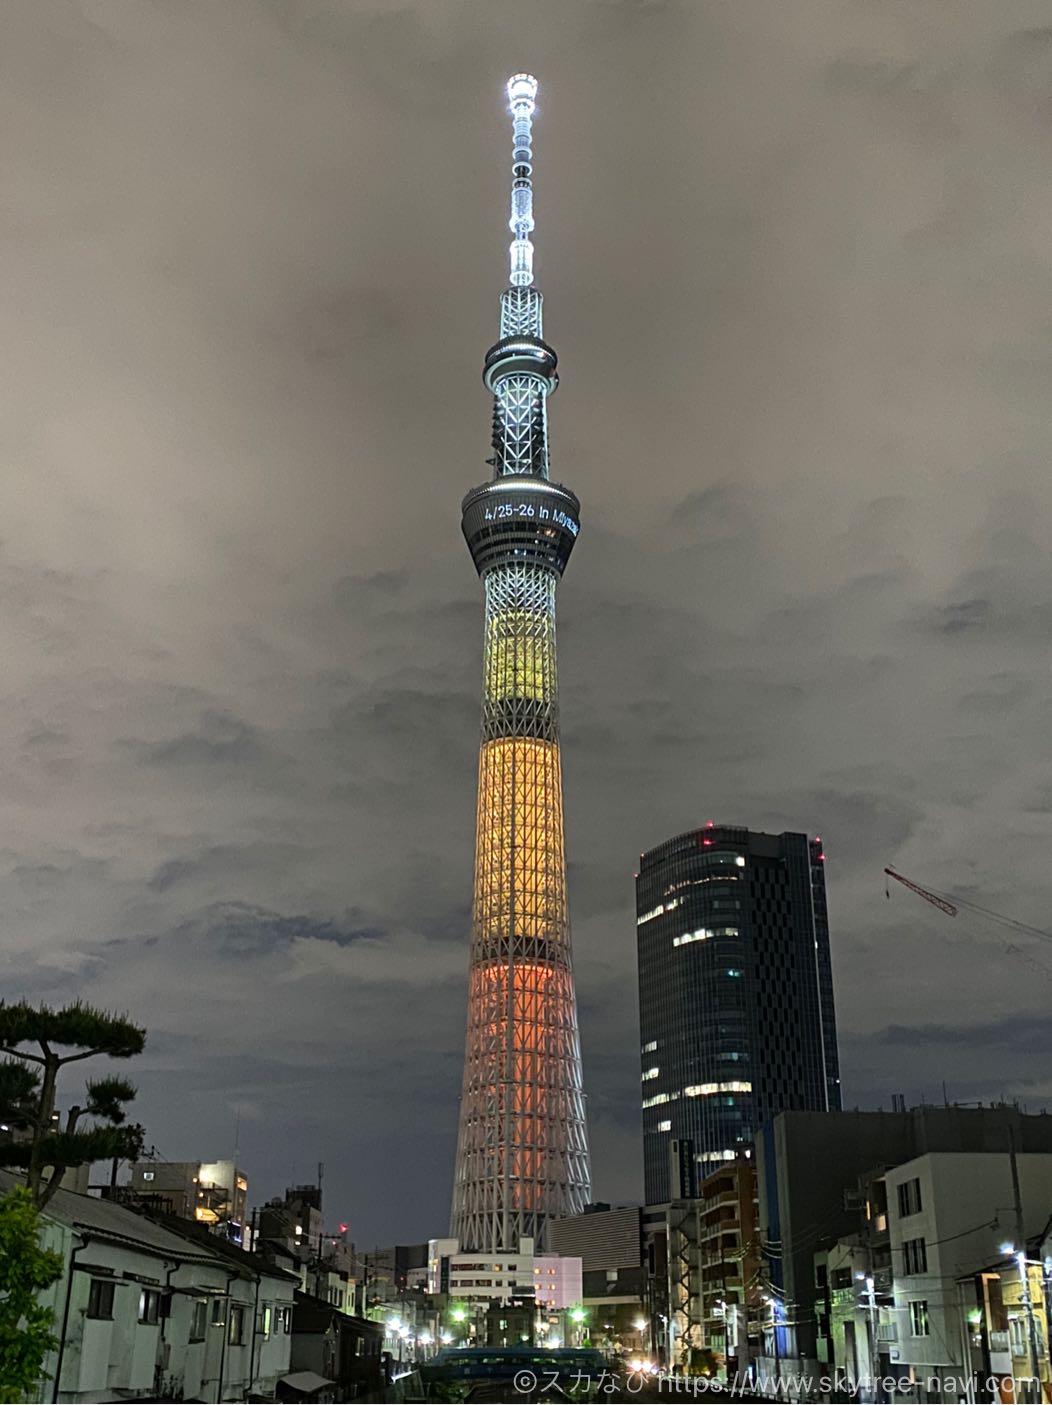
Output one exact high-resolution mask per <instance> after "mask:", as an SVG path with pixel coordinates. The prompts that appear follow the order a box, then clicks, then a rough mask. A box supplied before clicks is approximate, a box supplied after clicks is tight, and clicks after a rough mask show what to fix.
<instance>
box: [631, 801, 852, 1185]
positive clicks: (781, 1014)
mask: <svg viewBox="0 0 1052 1405" xmlns="http://www.w3.org/2000/svg"><path fill="white" fill-rule="evenodd" d="M824 860H825V855H824V854H823V851H822V844H821V841H820V840H819V839H817V838H816V839H809V838H808V837H807V835H805V834H778V835H776V834H760V833H754V832H753V831H751V830H748V829H739V828H734V827H731V826H727V825H715V824H709V825H707V826H706V827H705V828H703V829H699V830H691V831H690V832H689V833H687V834H680V835H677V836H676V838H675V839H669V840H668V841H667V842H666V843H664V844H660V845H658V847H657V848H655V849H651V850H650V851H649V852H648V853H645V854H643V855H642V856H641V858H640V866H639V873H638V875H637V878H636V933H637V942H638V951H639V1017H640V1040H641V1055H642V1064H641V1072H642V1100H643V1148H644V1151H643V1156H644V1176H645V1185H646V1198H647V1203H648V1204H651V1205H657V1204H662V1203H664V1202H665V1201H667V1200H668V1199H669V1198H670V1194H671V1158H670V1149H671V1147H672V1143H673V1141H676V1142H678V1143H679V1144H680V1145H682V1143H683V1142H684V1141H689V1142H692V1143H693V1154H694V1155H695V1156H696V1157H697V1160H698V1163H699V1164H698V1170H699V1179H700V1176H702V1175H705V1174H707V1173H708V1172H709V1171H711V1170H714V1169H715V1168H716V1167H717V1165H718V1164H719V1162H720V1161H732V1160H733V1159H734V1157H735V1155H736V1154H737V1153H738V1151H739V1150H740V1149H741V1148H742V1147H743V1146H745V1145H747V1144H748V1143H749V1142H751V1141H752V1139H753V1137H754V1135H755V1133H756V1130H757V1129H758V1128H759V1127H760V1126H762V1125H763V1123H764V1122H766V1121H767V1119H768V1118H770V1117H773V1116H774V1115H775V1114H776V1113H778V1112H783V1111H787V1110H790V1109H802V1110H814V1111H825V1110H836V1109H838V1108H839V1107H840V1069H839V1061H838V1056H837V1041H836V1020H835V1016H834V1011H833V981H832V972H831V968H830V960H829V925H828V920H827V916H826V892H825V867H824Z"/></svg>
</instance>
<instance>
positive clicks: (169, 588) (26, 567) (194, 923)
mask: <svg viewBox="0 0 1052 1405" xmlns="http://www.w3.org/2000/svg"><path fill="white" fill-rule="evenodd" d="M932 14H934V11H931V10H930V8H929V7H926V6H924V5H921V6H919V7H911V8H908V9H907V8H888V7H845V8H843V9H841V10H837V11H832V12H831V11H828V10H826V9H823V10H822V11H821V12H819V11H818V10H817V9H815V10H813V11H808V10H807V9H806V8H805V9H803V10H801V9H800V8H799V7H775V6H763V7H756V6H733V7H732V6H722V5H716V4H708V3H705V4H698V3H695V2H694V0H668V3H664V4H648V5H642V4H633V3H628V0H624V2H623V3H622V2H621V0H611V3H581V4H578V5H575V6H566V5H564V4H562V3H560V2H559V0H538V3H536V4H534V5H533V6H532V7H531V8H530V24H529V27H528V32H526V33H524V31H523V27H522V20H521V7H519V6H516V5H514V4H512V3H511V2H510V0H489V3H486V4H483V3H482V0H478V3H475V2H474V0H471V2H470V3H469V2H468V0H450V3H447V4H445V5H443V6H440V7H435V6H429V5H426V4H423V3H416V2H415V0H405V3H399V4H397V5H392V4H390V3H388V0H363V3H359V4H355V5H353V6H348V5H345V4H342V3H339V0H280V2H279V3H273V4H268V5H259V4H256V3H253V0H229V3H228V4H227V5H225V6H222V7H215V8H212V7H199V6H198V7H187V6H182V5H178V4H176V3H174V0H161V2H160V3H156V4H153V5H149V6H137V7H130V6H126V5H120V4H117V3H114V2H113V0H79V3H74V4H59V3H57V0H14V3H9V4H8V5H7V6H5V8H4V10H3V14H2V21H0V23H2V27H3V31H4V32H3V41H4V42H3V49H2V52H3V54H4V56H5V59H6V65H5V83H4V104H5V118H6V125H7V127H8V129H9V130H11V131H20V132H26V133H31V139H27V140H24V141H18V142H15V143H13V144H11V150H10V151H9V153H7V154H8V158H9V159H8V161H7V163H6V168H5V177H4V183H5V209H6V215H5V220H4V225H3V229H2V231H0V239H2V240H3V253H4V258H3V260H2V262H0V267H2V268H3V275H2V277H3V280H4V307H5V330H6V334H7V337H8V340H9V343H10V346H11V353H10V355H9V356H8V358H7V363H6V364H7V365H8V367H9V377H8V384H7V404H8V410H9V413H8V415H7V416H6V418H5V428H4V448H5V472H4V474H3V475H0V522H2V523H3V529H2V537H3V540H2V542H0V595H2V597H3V600H4V608H3V610H2V611H0V647H2V651H3V658H4V684H3V708H2V710H0V720H2V723H3V726H4V729H5V730H4V740H5V746H4V747H3V749H2V751H0V757H2V761H0V771H2V776H0V881H2V883H3V887H4V906H5V933H4V938H3V956H4V962H3V965H4V970H5V982H6V984H5V990H9V991H10V992H11V993H12V994H16V995H17V994H22V993H25V994H27V995H30V996H33V995H39V996H41V997H43V996H47V997H48V998H55V999H58V998H64V997H65V996H67V995H69V996H73V995H84V996H85V997H86V998H90V999H93V1000H97V1001H99V1002H101V1003H103V1004H110V1005H114V1006H116V1007H117V1008H121V1009H125V1008H126V1009H129V1010H131V1011H132V1012H133V1013H135V1014H136V1016H137V1017H139V1018H141V1019H142V1020H143V1021H144V1022H145V1023H146V1024H147V1025H148V1027H149V1029H150V1039H149V1043H148V1046H147V1052H146V1054H145V1056H144V1058H143V1059H142V1060H141V1061H140V1065H141V1069H140V1072H139V1073H138V1075H137V1076H138V1077H139V1082H140V1084H141V1093H140V1100H139V1115H140V1116H141V1117H142V1119H143V1121H144V1122H146V1124H147V1126H148V1128H149V1130H150V1135H151V1137H152V1138H153V1140H154V1141H155V1142H156V1144H157V1145H158V1147H160V1148H161V1149H162V1150H163V1152H164V1154H165V1155H168V1156H172V1157H175V1156H191V1155H202V1156H210V1155H213V1154H219V1153H220V1152H224V1153H226V1152H229V1151H230V1150H231V1149H232V1148H233V1145H234V1142H235V1136H236V1135H237V1134H236V1131H235V1129H236V1127H237V1126H238V1125H240V1129H241V1130H240V1134H239V1136H240V1150H241V1154H242V1156H243V1159H244V1160H245V1163H246V1165H247V1166H248V1168H249V1170H250V1173H251V1177H252V1194H253V1198H255V1197H256V1195H257V1194H258V1195H259V1197H260V1198H264V1197H265V1196H268V1195H270V1194H272V1193H274V1192H275V1191H278V1190H280V1189H281V1188H282V1185H283V1183H285V1182H286V1181H290V1180H293V1179H305V1178H307V1176H308V1175H310V1174H312V1168H313V1166H314V1164H315V1163H316V1162H317V1161H318V1160H322V1161H324V1162H325V1166H326V1186H327V1188H328V1189H327V1194H330V1195H331V1196H332V1197H333V1203H334V1204H339V1206H340V1214H341V1217H344V1218H349V1219H350V1220H351V1221H352V1223H354V1224H355V1230H356V1233H357V1234H358V1237H359V1238H361V1239H364V1240H366V1241H376V1240H383V1239H392V1238H394V1237H396V1236H397V1237H400V1238H411V1237H423V1236H425V1235H427V1234H429V1233H433V1232H435V1231H436V1230H441V1229H442V1228H443V1227H444V1224H445V1221H446V1213H447V1206H448V1192H449V1181H450V1176H451V1171H452V1155H453V1142H454V1139H455V1121H456V1108H457V1096H458V1092H459V1081H460V1061H461V1057H462V1047H463V1046H462V1038H463V1027H464V1007H465V998H466V995H465V989H466V968H467V938H468V928H469V923H470V911H469V909H470V883H471V864H472V846H473V840H474V785H475V774H476V749H477V741H478V724H479V684H478V680H479V674H480V665H481V640H482V613H481V590H480V588H479V585H478V582H477V581H476V580H475V579H474V577H473V573H472V569H471V565H470V562H469V560H468V557H467V554H466V552H465V551H464V548H463V542H462V540H461V537H460V530H459V505H460V501H461V498H462V497H463V495H464V493H465V492H466V491H467V490H468V489H469V488H470V487H472V486H473V485H474V484H476V483H478V482H480V481H481V480H482V479H483V478H484V477H486V476H487V475H488V469H487V467H486V465H485V462H484V460H485V458H486V456H487V453H488V452H489V450H488V434H489V423H488V421H489V404H488V401H487V399H486V396H485V393H484V391H483V389H482V387H481V384H480V379H479V368H480V364H481V359H482V355H483V353H484V350H485V348H486V346H487V345H488V344H489V343H490V341H491V340H492V339H493V337H494V335H495V331H496V316H495V314H496V298H497V294H498V291H499V289H500V287H501V285H502V282H503V278H504V259H505V252H506V244H507V237H508V236H507V228H506V221H507V214H506V204H507V190H506V184H507V158H508V152H509V147H508V132H507V129H506V123H505V119H504V117H503V114H502V110H501V108H502V102H501V90H502V85H503V82H504V79H505V78H506V76H507V74H508V72H509V71H511V70H512V69H516V68H519V67H524V66H529V67H534V68H536V70H537V71H538V74H539V77H540V79H541V82H542V101H541V110H540V114H539V120H538V125H537V143H536V152H537V215H538V231H537V236H536V240H537V249H538V254H537V267H538V274H539V281H540V284H541V286H542V288H543V290H544V292H545V295H546V298H547V302H546V311H545V315H546V332H547V335H548V336H549V338H550V339H551V341H552V342H553V344H554V345H555V346H556V347H557V349H558V352H559V356H560V367H561V371H562V373H563V387H562V388H561V389H560V391H559V394H558V396H557V397H556V398H555V400H554V401H553V403H552V409H551V426H552V448H553V461H554V473H555V476H556V477H557V478H559V479H560V480H562V481H565V482H566V483H568V484H569V485H570V486H571V487H573V488H574V489H575V490H576V491H577V492H579V494H580V495H581V499H582V503H583V521H584V530H583V532H582V536H581V541H580V544H579V546H578V548H577V551H576V552H575V557H574V561H573V563H572V565H571V567H570V570H569V572H568V573H567V578H566V581H565V582H564V583H563V584H562V585H561V586H560V616H559V631H560V670H561V685H562V717H563V736H564V741H565V748H564V771H565V782H566V816H567V840H568V853H569V856H570V884H571V904H572V911H573V916H574V940H575V960H576V968H577V975H578V982H579V989H580V1000H581V1018H582V1041H583V1048H584V1057H585V1066H586V1074H587V1086H588V1093H589V1115H590V1118H591V1125H592V1138H593V1150H594V1160H595V1173H596V1174H595V1180H596V1186H595V1188H596V1192H597V1193H598V1194H599V1195H602V1196H604V1197H605V1198H617V1197H619V1196H620V1197H628V1196H632V1195H634V1194H636V1193H637V1192H638V1186H639V1154H638V1152H639V1149H638V1141H637V1136H636V1127H637V1121H636V1118H637V1105H638V1097H639V1083H638V1074H639V1069H638V1049H637V1047H636V1046H637V1042H638V1041H637V1036H636V1032H635V1021H636V1008H635V1001H636V994H635V969H634V963H635V955H634V941H635V928H634V921H633V915H632V888H633V879H632V875H633V869H634V864H635V860H636V856H637V855H638V853H639V852H640V851H641V850H642V849H644V848H647V847H650V846H651V845H653V844H655V843H657V842H659V841H660V840H662V839H664V838H666V837H668V836H669V835H671V834H674V833H676V832H678V831H680V830H683V829H687V828H689V827H692V826H694V825H696V824H698V823H699V822H703V821H705V820H707V819H717V820H725V821H728V822H737V823H743V824H749V825H752V826H753V827H756V828H764V827H766V828H774V829H781V828H785V827H793V828H810V829H812V830H819V831H820V832H821V833H822V835H823V838H824V840H825V842H826V844H827V846H828V853H829V885H830V894H829V899H830V912H831V920H832V927H833V958H834V970H835V975H836V980H837V984H838V993H839V1009H840V1020H841V1027H842V1031H843V1040H844V1082H845V1088H846V1092H847V1097H848V1099H849V1101H856V1100H857V1101H860V1102H863V1103H866V1104H871V1105H877V1104H878V1103H880V1102H881V1101H883V1102H884V1104H885V1105H887V1103H888V1101H889V1097H890V1093H891V1092H895V1091H900V1090H903V1091H907V1092H909V1093H911V1095H913V1094H916V1095H917V1096H920V1095H922V1094H926V1095H928V1096H938V1097H941V1083H942V1080H943V1079H944V1078H945V1079H946V1080H947V1084H948V1088H949V1095H950V1096H958V1097H961V1098H968V1097H986V1098H989V1097H994V1096H1001V1095H1002V1093H1003V1094H1005V1095H1007V1096H1020V1097H1024V1098H1026V1099H1028V1100H1034V1101H1036V1100H1039V1099H1040V1098H1041V1097H1043V1096H1052V1089H1043V1088H1042V1086H1041V1082H1040V1078H1038V1077H1036V1076H1035V1074H1034V1071H1033V1067H1032V1063H1033V1060H1032V1059H1031V1058H1028V1057H1027V1056H1026V1050H1025V1049H1024V1048H1023V1046H1022V1045H1021V1044H1020V1043H1019V1042H1018V1041H1016V1040H1015V1039H1014V1036H1011V1035H1010V1036H1008V1037H1007V1038H1006V1040H1005V1041H1004V1042H999V1041H998V1038H997V1035H996V1030H997V1028H998V1027H999V1026H1000V1025H1001V1024H1003V1023H1004V1022H1006V1021H1008V1020H1009V1019H1011V1020H1013V1021H1020V1022H1021V1023H1020V1025H1019V1027H1020V1028H1024V1029H1025V1028H1027V1027H1028V1022H1030V1021H1034V1020H1038V1021H1039V1020H1040V1018H1041V1015H1042V1011H1043V1002H1044V1001H1045V998H1046V994H1047V992H1046V990H1045V988H1044V986H1043V984H1042V982H1041V980H1040V979H1038V978H1037V976H1036V972H1033V971H1032V970H1031V969H1030V968H1028V967H1027V966H1026V965H1025V962H1023V961H1021V960H1019V959H1018V958H1017V957H1016V956H1014V955H1013V954H1012V953H1011V952H1010V951H1007V950H1006V949H1005V948H1004V947H1003V946H1002V945H1001V944H999V943H998V941H997V940H995V939H994V938H993V936H992V935H991V932H990V930H989V929H985V928H983V927H982V925H981V924H980V923H978V922H977V921H973V920H970V925H967V924H965V923H964V922H963V920H962V921H958V922H957V923H952V922H950V921H949V920H948V919H946V918H944V917H943V916H942V915H941V914H938V913H936V912H934V911H933V910H932V909H930V908H927V907H926V906H925V905H924V904H923V903H921V902H920V901H919V900H918V899H916V898H914V897H912V896H911V895H909V894H907V893H905V892H903V891H902V890H897V891H896V892H894V893H893V895H892V898H891V900H890V901H889V900H886V899H885V897H884V890H883V880H882V874H881V870H882V868H883V866H884V864H885V863H886V862H887V861H888V860H889V859H890V860H893V861H894V862H895V863H896V864H897V865H898V866H899V867H900V868H901V870H902V871H903V872H905V873H908V874H911V875H912V876H916V877H917V878H918V879H920V880H921V881H922V882H927V883H930V884H933V885H935V886H937V887H939V888H940V889H943V890H946V891H961V892H964V893H966V894H971V895H972V896H973V899H974V901H976V902H979V903H982V904H983V905H984V906H988V907H990V908H992V909H994V910H998V911H1010V912H1012V913H1014V914H1015V915H1017V916H1019V917H1020V918H1021V919H1023V920H1025V921H1029V922H1033V923H1034V924H1035V925H1038V926H1040V925H1042V924H1043V923H1044V921H1045V917H1044V914H1045V913H1046V912H1047V909H1048V905H1049V902H1050V901H1052V884H1050V880H1049V879H1048V877H1047V850H1048V843H1049V838H1050V833H1049V823H1050V821H1049V818H1048V816H1049V814H1050V813H1052V804H1050V802H1049V799H1048V797H1049V795H1050V794H1052V769H1050V768H1049V767H1048V766H1047V765H1046V763H1045V761H1044V760H1043V758H1044V756H1045V754H1046V751H1047V737H1048V722H1049V708H1050V703H1052V685H1050V680H1049V676H1048V670H1047V664H1046V656H1047V640H1048V637H1049V632H1050V629H1052V572H1050V570H1049V567H1048V564H1047V563H1048V561H1049V560H1050V559H1052V540H1050V535H1052V528H1050V525H1049V524H1050V523H1052V489H1050V487H1049V480H1048V475H1047V472H1046V465H1047V463H1048V462H1049V459H1050V451H1052V442H1050V441H1052V432H1050V431H1052V424H1050V417H1049V410H1048V404H1047V393H1046V387H1047V380H1048V374H1047V373H1048V368H1049V348H1050V346H1052V341H1050V339H1049V327H1048V319H1047V317H1045V315H1044V313H1043V311H1042V309H1044V308H1046V307H1047V306H1048V305H1049V298H1050V295H1052V275H1050V273H1049V262H1048V233H1047V225H1048V221H1047V218H1046V215H1045V211H1046V209H1047V207H1048V198H1047V188H1048V183H1049V179H1050V177H1049V175H1048V172H1047V161H1045V160H1044V159H1043V153H1044V151H1045V149H1046V147H1047V138H1048V129H1049V121H1050V118H1052V106H1050V97H1049V95H1050V93H1052V68H1050V49H1049V43H1048V38H1047V36H1048V33H1049V30H1048V26H1047V23H1046V20H1047V13H1046V7H1045V6H1043V5H1040V4H1039V3H1037V0H1011V3H1008V4H1006V5H1002V6H998V7H996V8H990V7H987V8H986V9H983V8H973V9H968V10H966V11H965V10H962V11H960V12H959V13H958V14H957V15H956V17H955V18H956V22H955V23H954V24H953V25H946V24H944V23H940V24H938V25H937V26H935V27H934V28H933V26H932ZM42 93H46V94H47V95H48V100H47V101H46V102H44V103H42V102H41V94H42ZM145 113H148V114H149V120H148V121H147V120H144V114H145ZM1028 950H1029V948H1028ZM891 1029H894V1030H896V1031H900V1032H899V1033H896V1034H895V1037H894V1040H892V1039H891V1038H890V1036H889V1035H888V1033H887V1031H889V1030H891ZM933 1031H934V1032H936V1033H933ZM983 1031H988V1033H983ZM938 1032H945V1037H944V1036H943V1034H942V1033H938ZM958 1034H959V1037H958ZM973 1035H974V1036H975V1037H974V1039H973V1037H972V1036H973ZM1032 1042H1033V1044H1034V1046H1035V1047H1041V1045H1040V1042H1039V1036H1038V1035H1037V1034H1036V1033H1035V1034H1034V1036H1033V1040H1032ZM970 1049H973V1050H974V1051H975V1052H974V1053H969V1050H970ZM421 1145H426V1146H427V1147H428V1169H427V1174H426V1175H423V1176H422V1175H421V1171H420V1158H419V1148H420V1146H421ZM290 1148H295V1150H294V1151H292V1150H290Z"/></svg>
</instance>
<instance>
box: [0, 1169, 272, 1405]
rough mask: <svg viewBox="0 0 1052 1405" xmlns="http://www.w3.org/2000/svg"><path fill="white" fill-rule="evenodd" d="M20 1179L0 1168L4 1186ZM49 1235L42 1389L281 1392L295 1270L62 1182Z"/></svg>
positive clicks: (131, 1393) (75, 1394)
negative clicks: (55, 1275)
mask: <svg viewBox="0 0 1052 1405" xmlns="http://www.w3.org/2000/svg"><path fill="white" fill-rule="evenodd" d="M17 1183H18V1181H17V1178H16V1177H14V1176H13V1175H10V1174H9V1173H7V1172H0V1194H2V1193H5V1192H6V1191H7V1190H8V1189H10V1188H11V1186H12V1185H15V1184H17ZM43 1224H44V1229H43V1234H42V1242H43V1243H44V1244H45V1245H46V1247H48V1248H52V1249H55V1250H56V1251H57V1252H58V1253H59V1255H60V1256H61V1258H62V1260H63V1264H64V1269H63V1273H62V1275H61V1277H60V1278H59V1279H58V1280H57V1282H55V1283H54V1284H53V1285H52V1286H51V1287H50V1288H49V1289H48V1290H47V1292H46V1293H45V1294H43V1295H42V1298H43V1300H44V1301H45V1302H46V1303H47V1304H48V1305H49V1306H51V1307H52V1309H53V1311H54V1329H53V1330H54V1332H55V1335H56V1336H57V1337H58V1338H59V1341H60V1345H59V1348H58V1350H57V1351H55V1352H52V1353H51V1354H50V1356H49V1357H48V1359H47V1361H46V1362H45V1370H46V1371H47V1373H48V1379H47V1380H45V1381H44V1383H43V1384H42V1385H41V1387H40V1389H39V1391H38V1393H37V1396H36V1397H35V1398H37V1399H39V1400H41V1401H59V1402H80V1401H111V1400H116V1399H121V1400H134V1399H137V1398H151V1399H156V1398H157V1395H158V1394H160V1393H167V1394H168V1398H172V1399H183V1400H186V1399H197V1400H203V1401H219V1400H244V1399H245V1398H246V1397H247V1396H248V1394H249V1393H251V1394H253V1395H257V1396H262V1397H264V1398H267V1399H273V1398H274V1395H275V1392H276V1387H277V1382H278V1380H279V1378H280V1377H281V1376H283V1375H285V1374H287V1372H288V1370H289V1361H290V1356H291V1340H292V1339H291V1331H292V1307H293V1295H294V1292H295V1288H296V1286H297V1284H296V1281H295V1279H294V1277H293V1276H292V1275H290V1274H287V1273H284V1272H283V1271H282V1270H280V1269H273V1268H270V1267H269V1266H268V1265H266V1264H263V1263H262V1261H261V1260H259V1259H257V1258H256V1256H254V1255H248V1254H243V1253H241V1251H240V1250H238V1249H237V1248H236V1247H234V1246H232V1245H227V1244H225V1243H223V1242H221V1241H219V1240H214V1241H212V1242H209V1240H210V1238H211V1237H210V1236H203V1237H202V1239H201V1240H197V1239H191V1238H189V1237H187V1236H184V1235H182V1234H179V1233H176V1232H172V1230H171V1229H169V1228H168V1227H166V1226H165V1225H161V1224H158V1223H155V1222H154V1221H152V1220H149V1219H146V1218H145V1217H144V1216H142V1215H139V1214H136V1213H135V1212H134V1211H131V1210H126V1209H124V1208H123V1207H121V1206H119V1205H115V1204H113V1203H111V1202H109V1201H105V1200H99V1199H96V1198H94V1197H92V1196H86V1195H74V1194H72V1193H71V1192H69V1191H59V1192H58V1193H57V1194H56V1195H55V1197H54V1199H53V1200H52V1201H51V1202H50V1203H49V1204H48V1206H47V1207H46V1209H45V1210H44V1212H43Z"/></svg>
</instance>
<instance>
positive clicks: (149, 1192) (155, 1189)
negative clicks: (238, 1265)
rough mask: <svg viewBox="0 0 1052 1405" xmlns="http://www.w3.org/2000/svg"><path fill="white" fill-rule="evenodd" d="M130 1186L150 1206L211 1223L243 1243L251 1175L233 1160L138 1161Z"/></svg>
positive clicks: (201, 1222) (133, 1167) (132, 1172)
mask: <svg viewBox="0 0 1052 1405" xmlns="http://www.w3.org/2000/svg"><path fill="white" fill-rule="evenodd" d="M128 1188H129V1189H130V1190H131V1192H132V1193H133V1195H134V1196H136V1197H138V1198H141V1200H142V1203H143V1204H145V1205H147V1206H149V1207H152V1208H154V1209H157V1210H161V1211H164V1210H167V1212H168V1213H169V1214H172V1215H177V1216H178V1217H179V1218H180V1219H184V1220H193V1221H195V1222H196V1223H197V1224H204V1225H209V1226H211V1227H212V1228H213V1229H216V1230H218V1231H220V1232H222V1233H224V1234H226V1236H227V1237H228V1238H230V1239H232V1240H234V1242H235V1243H237V1244H240V1242H241V1239H242V1235H243V1233H244V1228H245V1219H246V1213H247V1208H248V1177H247V1176H246V1175H245V1173H244V1171H239V1170H238V1168H237V1167H236V1166H235V1165H234V1163H233V1161H136V1162H133V1163H132V1166H131V1180H130V1183H129V1187H128Z"/></svg>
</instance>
